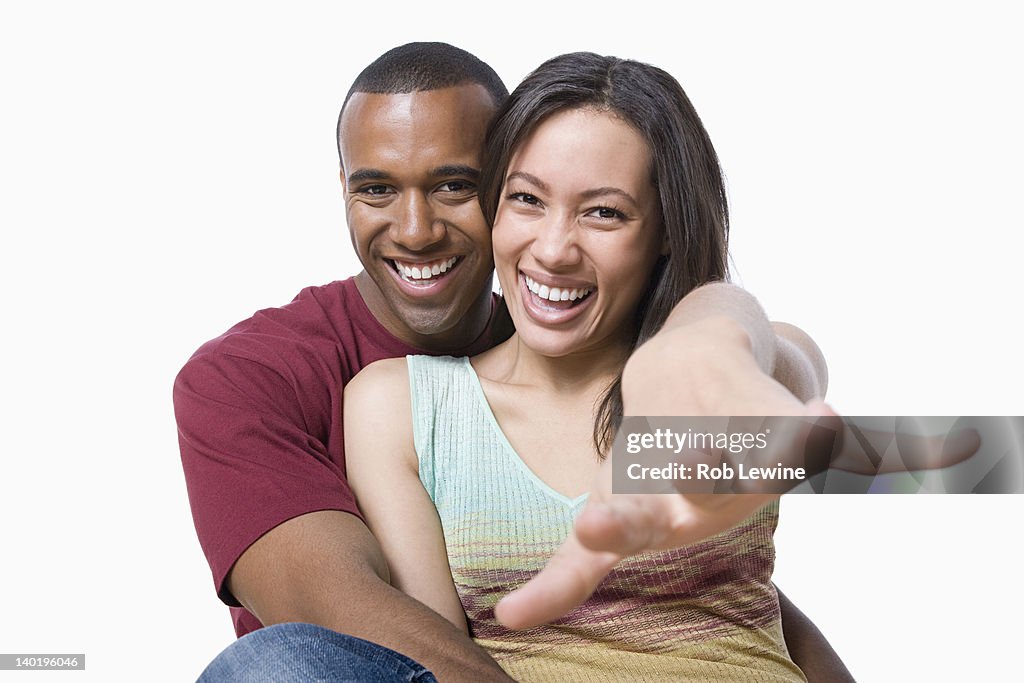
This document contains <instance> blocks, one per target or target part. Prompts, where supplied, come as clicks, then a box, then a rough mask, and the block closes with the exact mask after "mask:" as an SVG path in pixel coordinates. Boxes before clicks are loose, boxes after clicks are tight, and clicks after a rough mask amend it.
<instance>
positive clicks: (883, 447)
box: [832, 425, 981, 475]
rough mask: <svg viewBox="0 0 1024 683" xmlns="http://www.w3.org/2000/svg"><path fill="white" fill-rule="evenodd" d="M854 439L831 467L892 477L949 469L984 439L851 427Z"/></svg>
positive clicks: (970, 432)
mask: <svg viewBox="0 0 1024 683" xmlns="http://www.w3.org/2000/svg"><path fill="white" fill-rule="evenodd" d="M848 426H849V427H850V433H851V434H853V437H854V438H845V439H843V442H842V447H841V449H840V451H839V453H838V454H837V456H836V457H835V458H834V460H833V463H832V466H833V467H835V468H836V469H841V470H845V471H847V472H853V473H855V474H866V475H874V474H891V473H894V472H913V471H917V470H928V469H938V468H942V467H950V466H952V465H956V464H957V463H960V462H963V461H964V460H966V459H967V458H969V457H971V456H972V455H974V454H975V453H977V452H978V449H980V448H981V436H980V435H979V434H978V432H977V431H976V430H974V429H963V430H959V431H956V432H952V433H950V434H947V435H942V436H918V435H914V434H904V433H900V432H894V431H884V430H869V429H859V428H855V426H854V425H848Z"/></svg>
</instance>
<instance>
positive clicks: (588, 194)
mask: <svg viewBox="0 0 1024 683" xmlns="http://www.w3.org/2000/svg"><path fill="white" fill-rule="evenodd" d="M517 179H520V180H525V181H526V182H528V183H530V184H531V185H535V186H536V187H537V188H539V189H541V190H543V191H544V192H550V191H551V187H550V186H549V185H548V184H547V183H545V182H544V181H543V180H541V179H540V178H538V177H537V176H535V175H533V174H532V173H527V172H526V171H514V172H512V173H509V174H508V178H506V179H505V181H506V182H508V181H510V180H517ZM608 194H614V195H618V196H620V197H622V198H623V199H626V200H627V201H629V202H632V203H633V205H634V206H638V205H639V203H638V202H637V200H636V198H635V197H633V195H631V194H630V193H628V192H626V191H625V190H623V189H621V188H618V187H612V186H606V187H595V188H593V189H590V190H584V191H583V192H581V193H580V198H581V199H593V198H594V197H601V196H603V195H608Z"/></svg>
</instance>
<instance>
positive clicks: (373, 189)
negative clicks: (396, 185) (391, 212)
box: [359, 185, 388, 196]
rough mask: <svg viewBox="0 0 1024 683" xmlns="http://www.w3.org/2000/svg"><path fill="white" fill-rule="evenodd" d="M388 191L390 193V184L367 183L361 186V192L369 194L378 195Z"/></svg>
mask: <svg viewBox="0 0 1024 683" xmlns="http://www.w3.org/2000/svg"><path fill="white" fill-rule="evenodd" d="M387 193H388V186H387V185H367V186H365V187H361V188H359V194H368V195H373V196H378V195H382V194H387Z"/></svg>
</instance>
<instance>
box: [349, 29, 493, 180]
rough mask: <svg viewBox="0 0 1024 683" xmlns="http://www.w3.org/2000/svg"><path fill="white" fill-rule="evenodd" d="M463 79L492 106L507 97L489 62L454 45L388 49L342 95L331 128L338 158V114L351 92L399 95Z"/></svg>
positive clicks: (422, 45) (413, 44)
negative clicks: (480, 88) (488, 98)
mask: <svg viewBox="0 0 1024 683" xmlns="http://www.w3.org/2000/svg"><path fill="white" fill-rule="evenodd" d="M467 83H476V84H477V85H481V86H483V87H484V89H486V90H487V92H488V93H489V94H490V96H491V99H493V100H494V106H495V108H497V107H500V106H501V105H502V104H504V102H505V100H506V99H507V98H508V88H506V87H505V84H504V83H503V82H502V80H501V78H499V77H498V74H497V73H495V71H494V69H492V68H491V67H490V65H488V64H487V63H486V62H484V61H483V60H481V59H480V58H478V57H476V56H475V55H472V54H470V53H469V52H466V51H465V50H462V49H460V48H457V47H455V46H454V45H449V44H448V43H406V44H405V45H399V46H398V47H396V48H392V49H390V50H388V51H387V52H385V53H384V54H382V55H381V56H380V57H378V58H377V59H375V60H374V61H373V62H372V63H371V64H370V65H369V66H367V67H366V68H365V69H363V70H362V72H361V73H360V74H359V75H358V76H356V80H355V81H354V82H353V83H352V87H351V88H349V89H348V94H346V95H345V101H344V102H342V104H341V111H340V112H339V113H338V126H337V129H336V130H335V137H336V138H337V142H338V160H339V161H340V160H341V116H342V114H344V113H345V105H347V104H348V101H349V100H350V99H351V98H352V95H353V94H355V93H357V92H364V93H373V94H377V95H399V94H405V93H411V92H419V91H421V90H440V89H442V88H452V87H455V86H458V85H464V84H467Z"/></svg>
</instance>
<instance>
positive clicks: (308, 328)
mask: <svg viewBox="0 0 1024 683" xmlns="http://www.w3.org/2000/svg"><path fill="white" fill-rule="evenodd" d="M354 290H355V287H354V285H353V284H352V280H351V279H349V280H338V281H335V282H331V283H329V284H326V285H315V286H310V287H306V288H304V289H303V290H302V291H300V292H299V293H298V294H297V295H296V296H295V298H293V299H292V300H291V301H290V302H288V303H287V304H284V305H282V306H274V307H270V308H263V309H260V310H258V311H256V312H255V313H253V314H252V315H251V316H250V317H248V318H246V319H244V320H241V321H239V322H238V323H236V324H234V325H232V326H231V327H230V328H229V329H228V330H227V331H225V332H224V333H222V334H220V335H218V336H217V337H214V338H213V339H210V340H209V341H207V342H206V343H204V344H203V345H202V346H200V347H199V349H198V350H197V351H196V352H195V353H194V354H193V356H192V358H193V359H194V358H198V357H203V356H210V355H217V354H223V353H246V352H249V353H256V354H261V353H262V354H269V355H273V354H274V353H275V352H280V350H281V349H283V348H290V347H296V346H308V345H315V344H317V343H324V342H326V343H332V344H333V343H337V342H339V341H341V340H342V339H343V338H344V337H345V336H347V335H346V334H345V333H346V332H347V331H350V330H351V329H352V326H353V320H352V318H353V316H354V315H355V316H358V315H359V314H360V311H359V310H353V309H355V306H354V305H353V300H352V293H353V291H354ZM360 301H361V300H360Z"/></svg>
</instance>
